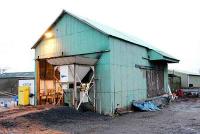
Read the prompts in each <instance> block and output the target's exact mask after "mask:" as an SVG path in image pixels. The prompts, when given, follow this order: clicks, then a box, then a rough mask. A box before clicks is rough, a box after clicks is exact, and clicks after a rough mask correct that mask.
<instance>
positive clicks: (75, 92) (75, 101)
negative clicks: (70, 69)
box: [74, 64, 78, 109]
mask: <svg viewBox="0 0 200 134" xmlns="http://www.w3.org/2000/svg"><path fill="white" fill-rule="evenodd" d="M77 102H78V100H77V86H76V64H74V108H75V109H76V108H77Z"/></svg>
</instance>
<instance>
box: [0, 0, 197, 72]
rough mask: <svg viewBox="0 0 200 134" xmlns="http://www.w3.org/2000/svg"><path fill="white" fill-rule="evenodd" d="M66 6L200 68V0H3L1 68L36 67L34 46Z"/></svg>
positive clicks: (181, 67) (185, 66)
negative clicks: (32, 48)
mask: <svg viewBox="0 0 200 134" xmlns="http://www.w3.org/2000/svg"><path fill="white" fill-rule="evenodd" d="M63 9H65V10H67V11H70V12H72V13H74V14H77V15H80V16H83V17H86V18H89V19H92V20H96V21H98V22H100V23H102V24H106V25H108V26H111V27H113V28H115V29H117V30H120V31H124V32H127V33H129V34H131V35H133V36H136V37H138V38H140V39H142V40H144V41H145V42H149V43H150V44H151V45H153V46H155V47H157V48H159V49H161V50H163V51H165V52H167V53H169V54H171V55H173V56H174V57H176V58H178V59H180V63H179V64H173V65H170V68H172V69H178V70H185V71H190V72H199V70H200V53H199V51H200V1H199V0H137V1H136V0H121V1H120V0H98V1H97V0H70V1H68V0H5V1H1V2H0V17H1V18H0V20H1V21H0V67H7V68H8V71H11V72H13V71H34V50H31V49H30V48H31V47H32V46H33V44H34V43H35V42H36V41H37V39H38V38H39V37H40V36H41V34H42V33H43V32H44V31H45V30H46V29H47V27H48V26H49V25H50V24H51V23H52V22H53V21H54V20H55V18H56V17H57V16H58V15H59V14H60V13H61V11H62V10H63Z"/></svg>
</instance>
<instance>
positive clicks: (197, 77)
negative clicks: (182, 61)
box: [169, 70, 200, 90]
mask: <svg viewBox="0 0 200 134" xmlns="http://www.w3.org/2000/svg"><path fill="white" fill-rule="evenodd" d="M169 85H170V86H171V88H172V90H176V89H180V88H188V87H200V74H198V73H191V72H186V71H177V70H169Z"/></svg>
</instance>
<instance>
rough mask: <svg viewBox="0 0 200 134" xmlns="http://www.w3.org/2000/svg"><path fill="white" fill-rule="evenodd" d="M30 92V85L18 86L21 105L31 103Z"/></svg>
mask: <svg viewBox="0 0 200 134" xmlns="http://www.w3.org/2000/svg"><path fill="white" fill-rule="evenodd" d="M29 94H30V87H29V86H19V87H18V104H19V105H23V106H26V105H29Z"/></svg>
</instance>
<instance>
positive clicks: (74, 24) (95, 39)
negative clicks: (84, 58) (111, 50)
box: [35, 14, 108, 58]
mask: <svg viewBox="0 0 200 134" xmlns="http://www.w3.org/2000/svg"><path fill="white" fill-rule="evenodd" d="M47 32H50V33H51V34H52V37H51V38H46V37H45V36H44V37H43V38H42V40H41V41H40V42H39V44H38V45H37V47H36V48H35V49H36V51H35V52H36V53H35V58H38V56H39V58H49V57H57V56H62V55H72V54H82V53H90V52H96V51H102V50H106V49H107V47H108V36H107V35H104V34H103V33H101V32H99V31H97V30H96V29H94V28H92V27H90V26H89V25H87V24H85V23H83V22H81V21H80V20H78V19H76V18H75V17H73V16H71V15H68V14H65V15H63V16H62V17H61V18H60V19H59V21H58V22H57V23H55V25H54V26H52V27H51V28H50V29H49V30H48V31H47Z"/></svg>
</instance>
